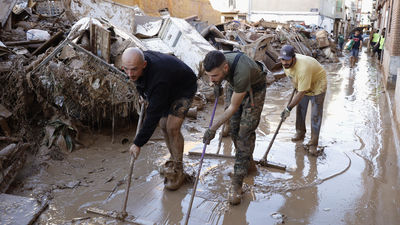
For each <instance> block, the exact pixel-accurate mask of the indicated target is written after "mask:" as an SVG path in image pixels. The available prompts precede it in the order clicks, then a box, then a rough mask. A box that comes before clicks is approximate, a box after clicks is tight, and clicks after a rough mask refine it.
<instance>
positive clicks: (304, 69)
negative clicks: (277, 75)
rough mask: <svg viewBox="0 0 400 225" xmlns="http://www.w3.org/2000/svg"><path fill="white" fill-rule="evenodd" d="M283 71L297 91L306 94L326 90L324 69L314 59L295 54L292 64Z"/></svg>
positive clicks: (315, 93)
mask: <svg viewBox="0 0 400 225" xmlns="http://www.w3.org/2000/svg"><path fill="white" fill-rule="evenodd" d="M284 71H285V74H286V75H287V76H288V77H289V78H290V79H291V81H292V83H293V86H294V87H295V88H296V89H297V91H305V92H306V95H308V96H314V95H319V94H322V93H324V92H326V88H327V81H326V71H325V69H324V68H323V67H322V66H321V64H320V63H319V62H318V61H317V60H316V59H314V58H312V57H310V56H305V55H300V54H296V63H295V64H294V66H292V67H291V68H290V69H285V68H284Z"/></svg>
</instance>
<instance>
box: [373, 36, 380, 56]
mask: <svg viewBox="0 0 400 225" xmlns="http://www.w3.org/2000/svg"><path fill="white" fill-rule="evenodd" d="M380 37H381V35H380V34H379V30H376V31H375V32H374V34H373V35H372V38H371V48H372V57H374V56H375V53H376V52H378V49H379V47H378V46H377V47H376V48H375V46H376V43H378V42H379V39H380Z"/></svg>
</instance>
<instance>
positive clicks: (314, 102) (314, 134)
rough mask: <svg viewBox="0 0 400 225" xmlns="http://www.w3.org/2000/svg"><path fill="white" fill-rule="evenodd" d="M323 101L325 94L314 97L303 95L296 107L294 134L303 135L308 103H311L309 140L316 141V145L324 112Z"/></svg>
mask: <svg viewBox="0 0 400 225" xmlns="http://www.w3.org/2000/svg"><path fill="white" fill-rule="evenodd" d="M324 100H325V92H324V93H322V94H319V95H315V96H308V95H304V97H303V98H302V99H301V101H300V102H299V104H298V105H297V107H296V132H297V133H298V134H305V133H306V115H307V108H308V102H309V101H311V138H312V139H315V140H316V142H317V143H316V144H317V145H318V139H319V132H320V130H321V123H322V113H323V111H324Z"/></svg>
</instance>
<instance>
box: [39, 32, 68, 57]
mask: <svg viewBox="0 0 400 225" xmlns="http://www.w3.org/2000/svg"><path fill="white" fill-rule="evenodd" d="M63 35H64V32H63V31H58V32H57V33H56V34H55V35H54V36H53V37H51V38H50V39H49V40H47V41H46V42H45V43H43V44H42V45H41V46H40V47H39V48H37V49H36V50H35V51H34V52H32V55H39V54H41V53H43V52H45V51H46V50H47V49H48V48H50V47H51V46H56V45H57V44H58V43H60V41H61V40H62V38H63Z"/></svg>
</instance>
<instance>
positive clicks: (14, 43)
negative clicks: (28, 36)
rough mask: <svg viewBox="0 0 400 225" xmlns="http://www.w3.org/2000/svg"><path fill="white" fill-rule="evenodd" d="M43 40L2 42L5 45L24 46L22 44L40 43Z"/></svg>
mask: <svg viewBox="0 0 400 225" xmlns="http://www.w3.org/2000/svg"><path fill="white" fill-rule="evenodd" d="M44 42H45V41H42V40H29V41H25V40H24V41H7V42H3V44H5V45H7V46H24V45H31V44H42V43H44Z"/></svg>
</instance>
